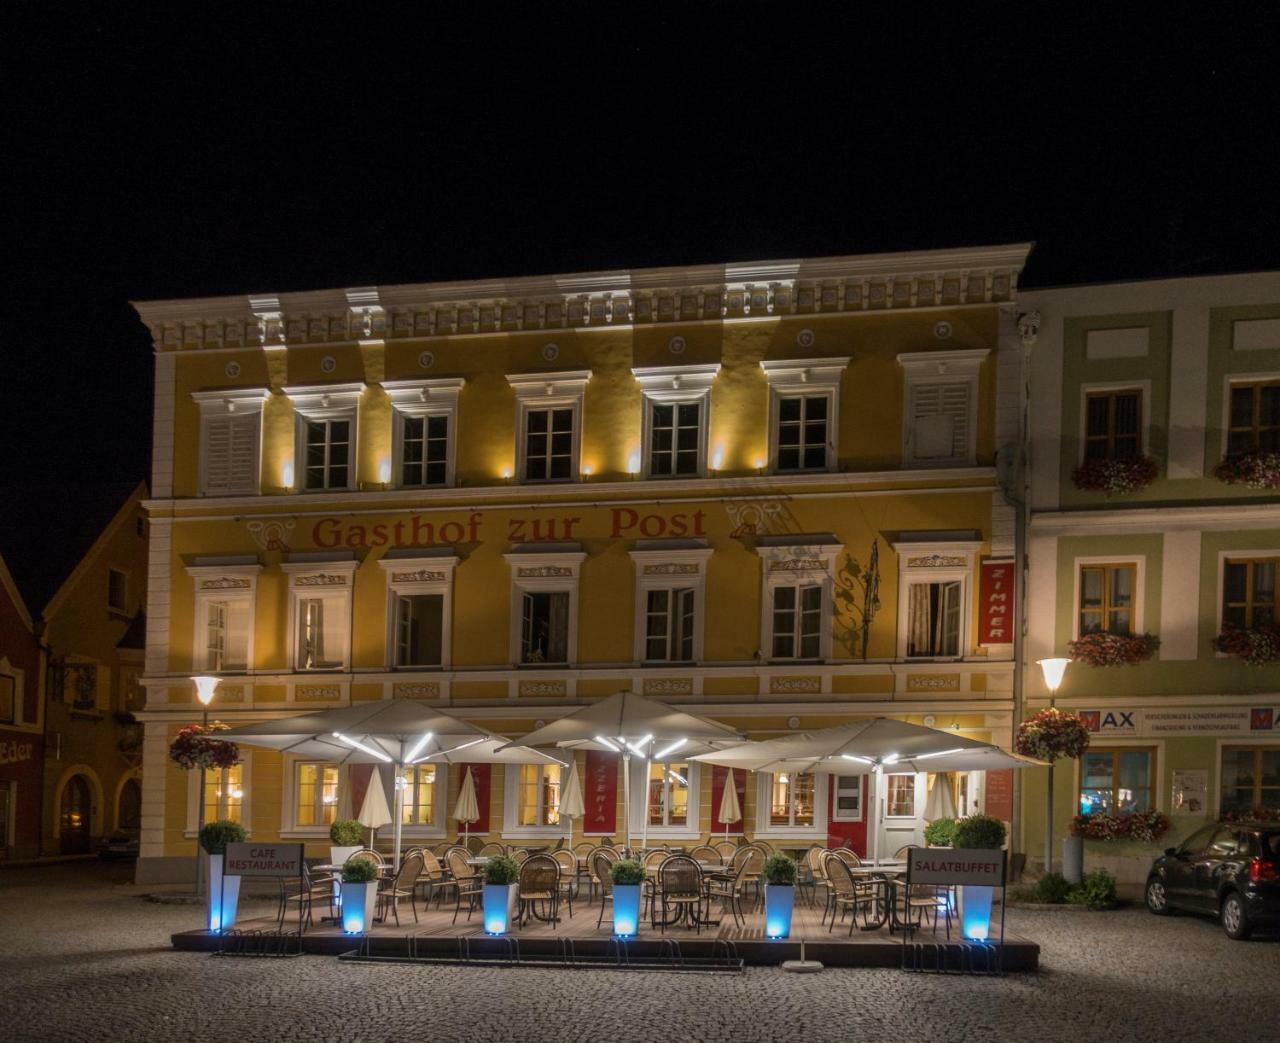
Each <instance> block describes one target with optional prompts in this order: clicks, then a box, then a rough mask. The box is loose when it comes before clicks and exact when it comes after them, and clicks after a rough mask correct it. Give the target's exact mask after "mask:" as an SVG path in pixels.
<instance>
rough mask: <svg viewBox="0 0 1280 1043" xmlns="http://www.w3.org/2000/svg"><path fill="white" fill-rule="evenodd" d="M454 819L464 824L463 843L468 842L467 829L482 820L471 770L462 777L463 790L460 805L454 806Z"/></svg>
mask: <svg viewBox="0 0 1280 1043" xmlns="http://www.w3.org/2000/svg"><path fill="white" fill-rule="evenodd" d="M453 817H454V819H456V820H457V821H458V822H460V823H461V824H462V842H463V843H464V844H465V843H466V842H467V827H468V826H470V825H471V823H473V822H477V821H479V819H480V803H479V802H478V801H477V800H476V780H475V776H473V775H472V774H471V769H470V768H467V770H466V771H465V772H464V773H463V775H462V788H461V789H459V790H458V803H457V804H456V805H455V806H454V809H453Z"/></svg>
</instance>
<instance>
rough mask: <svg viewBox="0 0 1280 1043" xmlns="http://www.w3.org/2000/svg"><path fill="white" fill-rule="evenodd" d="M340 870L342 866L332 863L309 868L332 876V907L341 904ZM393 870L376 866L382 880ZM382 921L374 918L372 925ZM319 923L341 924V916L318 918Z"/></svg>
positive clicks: (384, 866)
mask: <svg viewBox="0 0 1280 1043" xmlns="http://www.w3.org/2000/svg"><path fill="white" fill-rule="evenodd" d="M342 868H343V867H342V866H339V865H333V864H332V863H327V862H326V863H324V864H321V865H315V866H312V867H311V871H312V872H313V873H332V874H333V897H334V903H333V904H334V905H341V904H342V902H341V897H342ZM394 869H395V867H394V866H389V865H380V866H378V875H379V876H380V877H384V878H385V877H388V876H390V875H391V873H392V872H393V871H394ZM383 919H385V918H384V917H375V918H374V923H382V920H383ZM320 922H321V923H341V922H342V915H341V914H339V915H337V916H322V917H320Z"/></svg>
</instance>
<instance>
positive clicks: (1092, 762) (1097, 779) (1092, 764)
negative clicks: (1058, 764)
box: [1079, 749, 1156, 815]
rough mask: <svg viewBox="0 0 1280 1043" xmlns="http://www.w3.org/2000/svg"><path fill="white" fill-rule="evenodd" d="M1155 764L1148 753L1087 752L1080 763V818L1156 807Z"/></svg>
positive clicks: (1111, 750)
mask: <svg viewBox="0 0 1280 1043" xmlns="http://www.w3.org/2000/svg"><path fill="white" fill-rule="evenodd" d="M1155 760H1156V758H1155V751H1154V750H1151V749H1108V750H1088V751H1087V752H1086V753H1085V755H1084V756H1083V757H1082V758H1081V759H1080V801H1079V805H1080V814H1082V815H1091V814H1094V813H1101V814H1107V815H1115V814H1118V813H1120V812H1122V811H1149V810H1150V809H1151V808H1153V807H1155V803H1154V794H1155Z"/></svg>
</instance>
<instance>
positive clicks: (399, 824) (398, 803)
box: [374, 764, 404, 873]
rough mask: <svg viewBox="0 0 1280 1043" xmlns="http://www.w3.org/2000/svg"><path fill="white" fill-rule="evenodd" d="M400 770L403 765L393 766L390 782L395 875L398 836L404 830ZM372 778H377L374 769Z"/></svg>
mask: <svg viewBox="0 0 1280 1043" xmlns="http://www.w3.org/2000/svg"><path fill="white" fill-rule="evenodd" d="M402 768H403V765H400V764H397V765H396V766H395V775H394V777H393V782H392V784H393V785H394V786H395V791H396V799H395V807H396V810H395V816H396V825H395V830H394V831H393V834H392V835H393V836H394V837H395V846H396V847H395V851H394V852H393V853H392V856H391V864H392V865H393V866H395V870H396V872H397V873H398V872H400V836H401V830H402V829H403V828H404V787H403V786H401V785H400V783H401V781H402V780H401V778H400V772H401V770H402ZM374 777H375V778H376V777H377V772H376V769H375V772H374Z"/></svg>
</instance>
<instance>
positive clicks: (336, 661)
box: [280, 558, 356, 671]
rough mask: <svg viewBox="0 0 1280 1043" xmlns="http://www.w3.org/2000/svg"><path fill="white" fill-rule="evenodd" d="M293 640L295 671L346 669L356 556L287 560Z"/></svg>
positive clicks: (292, 663) (291, 649)
mask: <svg viewBox="0 0 1280 1043" xmlns="http://www.w3.org/2000/svg"><path fill="white" fill-rule="evenodd" d="M280 567H281V568H282V569H283V570H284V571H285V572H286V573H287V574H288V576H289V606H290V613H291V616H292V628H293V640H292V641H291V642H290V645H289V663H290V666H291V667H292V668H293V669H294V670H298V671H307V670H342V669H344V668H345V667H346V666H347V662H348V657H349V656H350V654H351V584H352V581H353V580H354V578H355V568H356V563H355V561H354V560H353V559H349V558H348V559H342V560H335V561H324V562H317V561H307V562H285V563H284V564H283V565H281V566H280Z"/></svg>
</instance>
